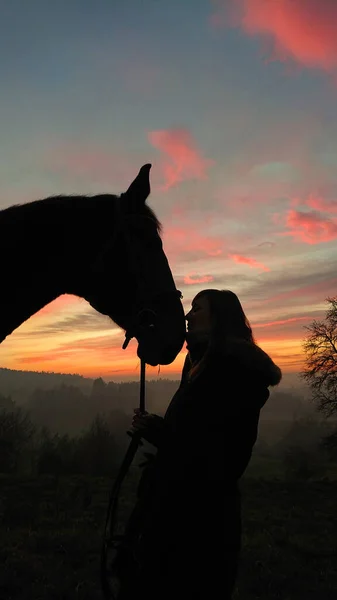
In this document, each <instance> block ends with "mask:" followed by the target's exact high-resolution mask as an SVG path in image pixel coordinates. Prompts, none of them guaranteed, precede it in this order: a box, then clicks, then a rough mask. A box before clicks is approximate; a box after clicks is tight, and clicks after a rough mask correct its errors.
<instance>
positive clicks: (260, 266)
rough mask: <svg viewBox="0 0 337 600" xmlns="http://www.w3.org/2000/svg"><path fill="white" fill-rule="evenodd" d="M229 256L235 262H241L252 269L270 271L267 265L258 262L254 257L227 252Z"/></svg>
mask: <svg viewBox="0 0 337 600" xmlns="http://www.w3.org/2000/svg"><path fill="white" fill-rule="evenodd" d="M228 256H229V257H230V258H232V259H233V260H234V262H236V263H242V264H245V265H248V266H249V267H251V268H252V269H261V270H262V271H270V269H269V268H268V267H266V266H265V265H263V264H262V263H260V262H258V261H257V260H255V259H254V258H249V257H248V256H241V255H240V254H229V255H228Z"/></svg>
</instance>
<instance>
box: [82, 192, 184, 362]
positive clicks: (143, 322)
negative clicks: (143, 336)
mask: <svg viewBox="0 0 337 600" xmlns="http://www.w3.org/2000/svg"><path fill="white" fill-rule="evenodd" d="M115 202H116V204H115V217H116V223H117V226H116V228H115V231H114V235H113V238H112V240H111V239H110V240H109V241H108V242H107V243H106V244H105V245H104V246H103V249H102V250H101V252H100V253H99V255H98V257H96V258H95V260H94V264H93V265H92V268H93V271H96V272H97V271H99V270H100V264H101V261H103V259H104V256H105V255H106V254H107V252H109V251H110V250H111V248H112V247H113V246H114V245H115V244H116V242H117V239H118V237H119V235H121V234H123V235H124V238H125V239H126V242H127V248H128V249H129V248H132V244H131V235H130V233H129V232H128V230H127V228H124V227H123V225H124V224H125V223H126V222H127V221H131V220H132V219H135V218H136V219H138V220H139V219H148V220H151V221H152V219H151V217H148V216H147V215H137V214H136V213H131V214H125V212H124V211H123V194H121V196H119V197H116V198H115ZM132 258H133V260H132V261H130V264H129V268H130V271H131V273H130V275H131V276H133V279H134V281H135V283H136V290H135V296H136V298H137V302H136V303H135V304H134V305H133V310H132V313H131V319H130V320H129V326H128V328H127V329H126V331H125V339H124V342H123V345H122V348H123V350H125V349H126V348H127V346H128V345H129V342H130V340H131V339H132V338H134V337H136V338H137V332H138V331H139V330H141V329H143V330H145V329H148V330H151V329H154V328H155V321H156V317H157V313H156V312H155V311H153V310H151V309H150V308H147V305H148V304H150V305H151V303H152V302H153V300H155V299H157V298H160V297H162V296H166V297H167V296H170V295H172V294H173V295H178V296H179V298H180V299H181V298H182V293H181V291H180V290H177V289H172V288H171V289H169V290H168V289H167V287H166V283H165V282H162V281H161V282H160V285H159V286H157V291H156V292H154V293H153V294H149V293H148V286H147V277H145V276H144V274H147V273H146V269H144V268H142V266H143V265H142V264H141V257H140V256H139V254H137V253H134V255H133V257H132ZM135 265H136V266H135ZM144 271H145V273H144Z"/></svg>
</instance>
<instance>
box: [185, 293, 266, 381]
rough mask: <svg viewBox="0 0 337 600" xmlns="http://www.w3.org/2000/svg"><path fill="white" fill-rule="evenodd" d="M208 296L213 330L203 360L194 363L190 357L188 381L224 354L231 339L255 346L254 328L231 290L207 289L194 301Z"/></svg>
mask: <svg viewBox="0 0 337 600" xmlns="http://www.w3.org/2000/svg"><path fill="white" fill-rule="evenodd" d="M201 296H206V297H207V301H208V303H209V308H210V316H211V330H210V335H209V339H208V346H207V350H206V352H205V353H204V355H203V356H202V358H201V359H200V360H199V361H197V362H196V363H194V364H193V363H192V360H191V356H190V354H189V355H188V356H189V365H190V368H189V371H188V379H189V380H190V381H191V380H193V379H194V378H195V377H196V376H197V375H198V374H199V373H200V372H201V371H202V370H203V369H204V367H205V365H206V364H207V363H208V362H209V361H210V360H211V358H212V356H213V355H214V354H215V353H217V352H220V353H221V352H224V350H225V348H226V343H227V342H228V340H229V339H231V338H235V339H240V340H243V341H245V342H248V343H251V344H255V343H256V342H255V339H254V336H253V332H252V328H251V326H250V323H249V321H248V319H247V317H246V315H245V313H244V310H243V308H242V306H241V302H240V300H239V298H238V297H237V295H236V294H234V292H232V291H230V290H214V289H207V290H202V291H201V292H199V293H198V294H197V295H196V296H195V298H194V300H197V299H198V298H200V297H201Z"/></svg>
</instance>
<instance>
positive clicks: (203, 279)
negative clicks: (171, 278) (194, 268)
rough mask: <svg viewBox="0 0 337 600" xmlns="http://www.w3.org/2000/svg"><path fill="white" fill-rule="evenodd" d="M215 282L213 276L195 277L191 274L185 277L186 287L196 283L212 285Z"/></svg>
mask: <svg viewBox="0 0 337 600" xmlns="http://www.w3.org/2000/svg"><path fill="white" fill-rule="evenodd" d="M211 282H214V277H213V275H195V274H194V273H191V274H190V275H186V276H185V277H184V284H185V285H195V284H196V283H211Z"/></svg>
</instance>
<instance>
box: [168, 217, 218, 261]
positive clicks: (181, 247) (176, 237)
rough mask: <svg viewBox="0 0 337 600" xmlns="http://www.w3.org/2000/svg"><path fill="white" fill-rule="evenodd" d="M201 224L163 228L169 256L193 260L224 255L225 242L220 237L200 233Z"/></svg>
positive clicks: (173, 225)
mask: <svg viewBox="0 0 337 600" xmlns="http://www.w3.org/2000/svg"><path fill="white" fill-rule="evenodd" d="M201 229H202V224H201V223H198V222H193V221H192V220H191V222H190V223H189V224H188V222H187V221H186V224H184V225H175V224H171V225H168V226H166V227H165V230H164V236H165V247H166V248H167V249H168V252H169V254H170V256H171V257H172V256H173V257H175V260H176V259H177V257H179V258H180V259H182V258H183V259H184V260H188V259H192V260H195V259H196V258H197V257H205V256H208V257H216V256H221V255H223V253H224V247H225V242H224V239H223V238H222V237H220V236H215V235H211V234H210V235H207V232H202V231H201Z"/></svg>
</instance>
